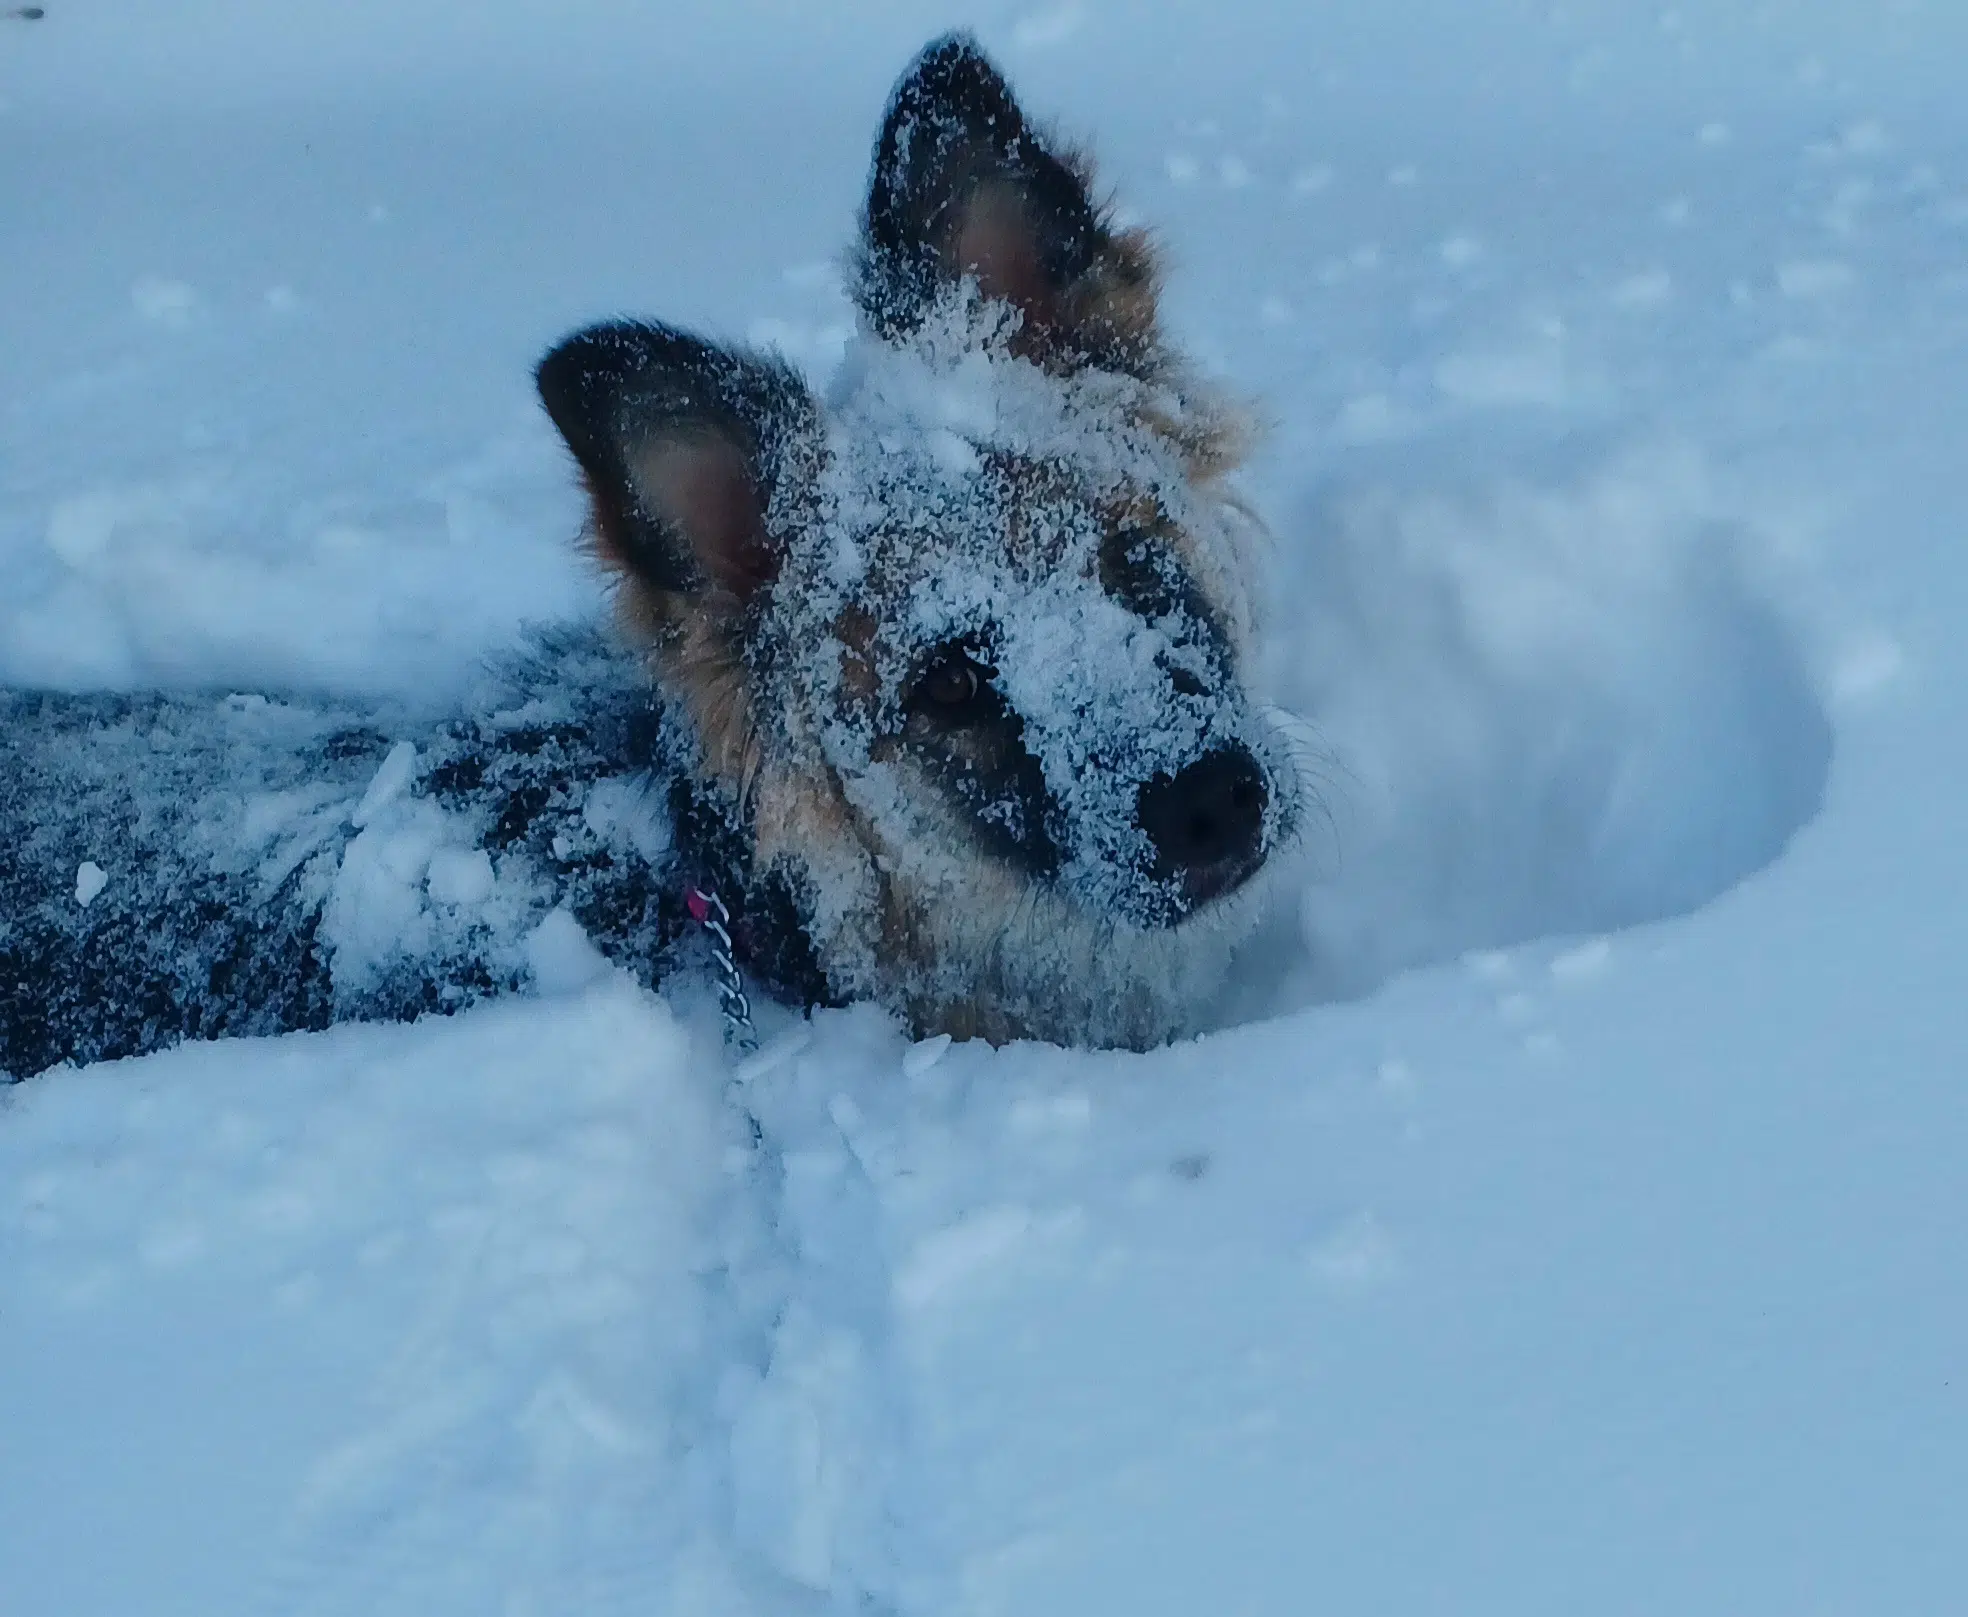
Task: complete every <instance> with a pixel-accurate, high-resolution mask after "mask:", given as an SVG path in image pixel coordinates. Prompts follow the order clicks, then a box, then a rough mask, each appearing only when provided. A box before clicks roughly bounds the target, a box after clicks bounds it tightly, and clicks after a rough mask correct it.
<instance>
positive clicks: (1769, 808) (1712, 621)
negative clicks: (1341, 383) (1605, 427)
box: [1244, 454, 1831, 1003]
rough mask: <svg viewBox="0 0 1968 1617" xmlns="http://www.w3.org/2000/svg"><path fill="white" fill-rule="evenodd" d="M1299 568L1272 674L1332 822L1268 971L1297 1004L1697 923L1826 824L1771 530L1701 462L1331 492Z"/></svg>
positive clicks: (1803, 670)
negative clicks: (1772, 580) (1684, 921)
mask: <svg viewBox="0 0 1968 1617" xmlns="http://www.w3.org/2000/svg"><path fill="white" fill-rule="evenodd" d="M1279 552H1280V561H1279V568H1280V572H1281V574H1282V575H1283V576H1282V577H1281V579H1280V581H1279V582H1280V584H1281V586H1282V587H1281V589H1280V591H1279V593H1278V595H1277V597H1276V598H1277V599H1278V600H1279V601H1281V602H1282V603H1284V604H1282V605H1281V606H1280V607H1279V608H1278V609H1277V616H1276V621H1274V623H1273V624H1272V626H1271V630H1272V633H1271V639H1272V643H1273V645H1274V647H1275V648H1276V649H1275V651H1274V653H1273V656H1274V664H1273V674H1274V676H1275V681H1276V688H1277V689H1278V691H1279V692H1280V694H1281V695H1282V696H1283V697H1284V699H1285V701H1286V703H1287V705H1288V706H1289V707H1290V708H1291V709H1292V710H1294V711H1295V712H1296V713H1298V714H1300V715H1302V716H1303V717H1304V718H1305V720H1306V721H1307V727H1306V729H1305V732H1304V733H1305V738H1306V741H1307V742H1308V743H1309V745H1308V746H1307V748H1306V749H1305V750H1306V751H1307V752H1308V755H1309V756H1310V758H1311V768H1312V771H1313V773H1314V774H1315V775H1316V776H1317V778H1318V785H1317V795H1318V797H1319V799H1320V802H1321V804H1322V806H1323V809H1324V810H1325V817H1324V819H1323V821H1322V823H1320V824H1318V825H1316V826H1315V827H1314V829H1313V831H1312V833H1311V836H1310V838H1309V845H1308V850H1307V851H1308V857H1309V860H1310V863H1311V866H1312V874H1311V875H1310V877H1309V879H1308V880H1307V881H1306V883H1305V885H1304V888H1303V891H1302V896H1301V899H1300V902H1299V905H1298V912H1299V913H1298V915H1297V917H1296V922H1297V937H1296V939H1290V938H1288V939H1287V940H1286V942H1285V947H1284V948H1282V949H1279V948H1277V947H1276V945H1278V943H1279V942H1280V939H1279V936H1278V933H1277V932H1276V931H1274V932H1272V933H1271V934H1270V935H1269V938H1268V942H1269V944H1270V945H1271V947H1264V946H1260V947H1259V948H1257V949H1254V950H1253V951H1252V953H1251V955H1250V956H1249V957H1248V964H1249V969H1247V971H1246V973H1245V979H1246V980H1245V983H1244V988H1245V989H1246V990H1247V991H1249V990H1253V989H1255V990H1258V991H1259V992H1261V993H1262V994H1263V995H1264V996H1265V998H1267V999H1268V1000H1270V1001H1271V1002H1272V1003H1276V1002H1277V1000H1278V999H1280V998H1282V999H1283V1000H1284V1001H1285V1002H1287V1003H1293V1002H1297V1003H1302V1002H1303V1001H1305V1000H1306V999H1317V998H1328V997H1339V996H1347V995H1353V994H1358V993H1363V992H1366V991H1368V990H1370V989H1372V988H1373V987H1375V986H1376V985H1378V984H1379V983H1380V982H1382V981H1384V980H1385V979H1386V978H1387V977H1388V976H1389V975H1390V974H1392V973H1394V972H1396V971H1399V970H1402V969H1405V968H1408V967H1412V966H1418V965H1424V964H1429V963H1433V962H1438V961H1444V960H1449V959H1454V958H1457V957H1459V956H1461V955H1463V954H1466V953H1468V952H1469V951H1472V950H1479V949H1497V948H1502V947H1506V946H1509V945H1512V944H1517V943H1522V942H1525V941H1528V940H1530V939H1534V938H1538V937H1545V936H1554V935H1564V934H1578V933H1598V932H1604V931H1609V930H1612V929H1614V928H1618V927H1624V926H1631V925H1634V924H1637V923H1640V922H1645V921H1650V920H1656V919H1660V918H1662V917H1666V916H1672V915H1678V914H1683V913H1685V912H1687V911H1690V910H1693V909H1695V908H1697V907H1698V906H1700V905H1702V904H1704V903H1706V902H1708V901H1709V900H1710V899H1712V898H1714V897H1715V896H1716V895H1718V894H1720V893H1722V892H1724V891H1725V890H1727V889H1728V888H1729V887H1731V886H1733V885H1734V884H1735V883H1736V882H1738V881H1740V880H1742V879H1743V878H1744V877H1745V876H1747V875H1749V874H1751V873H1752V872H1754V871H1756V870H1758V869H1760V868H1761V867H1763V866H1764V865H1766V864H1768V863H1769V862H1770V861H1772V860H1773V859H1775V858H1776V857H1777V855H1778V854H1779V853H1780V852H1781V851H1782V850H1783V848H1784V846H1785V844H1786V843H1787V842H1788V841H1789V839H1790V837H1791V836H1792V835H1793V833H1795V832H1796V831H1797V829H1798V828H1799V827H1800V826H1802V825H1803V824H1805V823H1806V822H1807V821H1808V820H1809V819H1810V818H1811V817H1812V816H1813V815H1814V814H1815V813H1816V811H1817V809H1818V806H1819V803H1820V800H1821V797H1822V793H1823V789H1824V784H1825V778H1826V773H1827V770H1828V768H1829V765H1830V758H1831V728H1830V725H1829V722H1828V720H1827V718H1826V715H1825V711H1824V707H1823V704H1822V701H1821V699H1820V695H1819V692H1818V690H1817V688H1816V685H1815V683H1814V680H1813V678H1812V676H1811V672H1810V670H1809V668H1808V667H1807V665H1806V660H1805V655H1804V651H1803V648H1802V646H1801V644H1800V643H1799V638H1798V636H1797V634H1796V632H1795V631H1794V629H1793V628H1792V626H1791V625H1790V624H1789V623H1788V622H1787V620H1786V618H1785V616H1784V614H1783V612H1782V611H1781V609H1780V608H1779V606H1778V604H1777V603H1776V601H1775V600H1774V599H1773V597H1772V595H1771V593H1770V590H1769V588H1768V587H1767V584H1766V583H1765V582H1764V581H1763V580H1762V577H1761V561H1762V557H1761V554H1760V551H1759V545H1758V535H1757V533H1756V530H1755V527H1754V524H1753V522H1751V521H1748V520H1746V519H1745V518H1744V517H1743V515H1742V514H1741V513H1739V512H1736V511H1732V510H1731V509H1730V508H1729V506H1728V502H1727V501H1726V500H1724V499H1723V498H1722V497H1721V496H1720V495H1719V494H1718V493H1717V491H1716V490H1715V489H1714V487H1713V485H1712V482H1711V480H1710V479H1709V478H1708V477H1707V476H1706V474H1705V473H1704V471H1703V468H1702V467H1701V465H1700V464H1699V462H1698V461H1697V460H1696V459H1695V458H1694V457H1692V456H1680V455H1671V454H1656V455H1648V456H1635V457H1631V458H1628V459H1624V460H1621V461H1619V462H1617V463H1615V464H1613V465H1612V466H1610V467H1606V468H1604V469H1602V470H1600V471H1598V472H1597V473H1595V474H1593V475H1590V476H1587V477H1585V478H1583V479H1576V480H1574V481H1572V482H1571V483H1569V484H1566V485H1564V486H1559V487H1555V488H1554V487H1542V488H1540V487H1528V486H1513V487H1506V488H1503V489H1501V490H1492V491H1491V492H1488V493H1486V494H1482V495H1470V494H1467V493H1463V494H1436V493H1425V494H1417V493H1413V492H1395V491H1389V490H1385V489H1380V490H1369V491H1364V492H1360V491H1356V492H1340V493H1334V494H1330V495H1328V496H1326V497H1324V498H1322V499H1321V500H1320V501H1318V502H1317V504H1316V506H1315V508H1314V509H1313V510H1312V511H1311V512H1310V513H1309V514H1308V515H1306V516H1305V517H1304V519H1303V520H1301V521H1300V522H1298V523H1297V524H1294V525H1293V527H1292V528H1291V529H1290V530H1288V531H1287V533H1286V534H1285V535H1284V536H1282V537H1281V540H1280V544H1279ZM1281 925H1282V923H1281ZM1264 957H1269V959H1270V961H1271V964H1270V965H1269V966H1268V967H1266V968H1263V969H1264V970H1265V971H1268V972H1269V973H1270V974H1271V976H1272V980H1271V981H1270V982H1269V983H1267V984H1265V985H1262V987H1260V985H1259V984H1257V982H1256V981H1255V978H1256V977H1257V975H1259V974H1260V968H1258V966H1257V964H1256V963H1257V961H1258V960H1260V959H1261V958H1264ZM1279 977H1283V978H1285V979H1287V980H1286V981H1284V982H1280V981H1278V980H1277V979H1278V978H1279Z"/></svg>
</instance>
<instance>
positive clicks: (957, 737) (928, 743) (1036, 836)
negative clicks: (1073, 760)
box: [903, 648, 1061, 877]
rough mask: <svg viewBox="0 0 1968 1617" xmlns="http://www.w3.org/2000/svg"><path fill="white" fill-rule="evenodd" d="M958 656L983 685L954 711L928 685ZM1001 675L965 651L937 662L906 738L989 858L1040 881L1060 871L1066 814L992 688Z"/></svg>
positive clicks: (1020, 726) (1019, 725)
mask: <svg viewBox="0 0 1968 1617" xmlns="http://www.w3.org/2000/svg"><path fill="white" fill-rule="evenodd" d="M959 658H960V659H961V660H962V661H963V662H964V663H965V664H967V665H968V666H970V667H971V668H973V669H974V670H975V672H976V676H977V679H976V684H975V686H974V688H973V690H972V693H971V695H970V697H969V699H968V700H967V701H966V702H965V703H963V704H962V705H961V707H960V708H958V709H955V710H952V708H951V706H950V705H948V704H945V703H940V702H937V701H935V700H933V699H930V698H929V697H928V696H927V695H925V694H923V687H924V686H925V685H929V684H931V683H932V682H933V680H934V678H935V674H936V673H937V672H938V671H940V670H941V669H942V667H943V666H944V665H946V664H949V663H951V662H953V661H956V660H958V659H959ZM996 676H997V670H996V669H994V668H992V667H991V666H990V665H989V662H988V659H984V658H983V657H982V655H981V654H973V653H969V652H967V651H964V650H962V649H960V648H958V649H953V650H951V651H946V652H945V653H943V654H942V655H940V656H939V657H937V658H936V659H933V660H932V665H931V672H930V673H928V674H926V675H925V676H924V677H923V679H921V680H919V681H918V682H917V694H916V695H915V696H914V697H913V698H912V700H911V701H910V703H909V715H908V719H907V721H906V723H905V726H904V729H903V739H904V741H905V743H906V744H907V745H908V747H909V749H910V750H911V751H912V752H914V753H915V754H916V756H917V757H918V758H920V759H922V760H923V762H924V763H925V764H926V765H927V766H928V773H929V776H930V778H931V779H932V780H934V781H935V782H936V783H937V784H938V785H939V786H940V787H941V788H942V790H943V792H944V793H945V795H946V796H947V797H948V798H949V800H950V802H951V803H953V804H954V805H955V806H956V807H957V808H958V809H959V810H960V811H961V812H962V813H963V816H964V818H965V819H966V820H967V821H968V822H969V825H970V827H971V830H972V831H973V832H975V833H976V836H977V838H978V841H979V842H980V843H981V844H982V845H983V846H984V848H985V849H986V850H987V851H988V852H990V853H991V854H993V855H994V856H996V857H997V858H1000V859H1003V860H1006V861H1008V862H1009V863H1011V864H1014V865H1017V866H1018V867H1019V868H1021V869H1023V870H1025V871H1027V872H1029V873H1030V874H1032V875H1034V876H1039V877H1045V876H1050V875H1052V874H1053V873H1054V872H1055V871H1057V870H1058V868H1059V842H1058V837H1057V834H1056V831H1055V827H1056V825H1057V823H1058V821H1059V818H1060V813H1061V811H1060V809H1059V806H1058V804H1057V803H1056V802H1055V801H1054V799H1053V797H1052V794H1051V793H1050V791H1048V789H1047V787H1046V779H1045V771H1044V769H1043V768H1041V767H1040V764H1039V761H1038V759H1036V758H1034V757H1033V756H1032V754H1031V753H1030V752H1029V751H1028V750H1027V749H1026V746H1025V721H1024V720H1023V719H1022V718H1020V717H1019V715H1018V713H1017V711H1016V709H1014V708H1013V707H1012V705H1011V704H1010V703H1009V702H1007V701H1006V700H1005V698H1004V696H1003V694H1002V693H1001V692H1000V691H999V690H998V687H997V686H996V684H994V683H993V681H994V680H995V679H996Z"/></svg>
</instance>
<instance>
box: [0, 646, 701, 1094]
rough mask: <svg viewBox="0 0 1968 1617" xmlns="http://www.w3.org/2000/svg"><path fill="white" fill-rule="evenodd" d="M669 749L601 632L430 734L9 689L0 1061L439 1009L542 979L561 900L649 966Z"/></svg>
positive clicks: (283, 712) (641, 689) (513, 674)
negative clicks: (550, 921)
mask: <svg viewBox="0 0 1968 1617" xmlns="http://www.w3.org/2000/svg"><path fill="white" fill-rule="evenodd" d="M662 750H663V725H662V722H661V716H660V713H659V711H658V710H657V709H656V708H655V706H654V705H653V703H652V700H651V697H650V693H649V691H648V688H647V685H646V683H645V682H644V681H643V680H642V678H641V677H640V674H639V672H638V670H637V668H636V666H635V664H634V661H633V659H631V658H629V657H627V656H626V655H624V654H623V653H621V652H620V651H619V650H616V649H614V648H612V647H610V646H609V645H607V644H605V643H604V642H603V641H602V640H601V639H600V638H599V637H596V636H563V637H559V638H557V639H554V640H552V641H549V642H545V643H543V644H542V645H541V646H540V647H539V648H538V649H537V652H536V654H535V655H534V656H532V657H530V658H528V659H527V660H526V661H524V662H523V663H518V664H515V665H513V666H512V667H511V668H509V669H507V670H505V671H503V672H502V675H501V677H499V678H498V679H496V680H494V681H491V682H490V683H489V685H488V689H487V691H486V692H485V693H484V694H483V696H482V697H481V699H480V700H479V701H477V702H474V703H472V704H471V705H470V707H469V708H468V711H467V713H466V715H465V716H463V717H459V718H454V719H452V720H450V721H448V722H443V723H438V724H430V723H419V722H417V720H416V719H415V718H414V717H413V716H411V715H409V714H406V713H404V712H401V711H390V710H378V709H365V708H360V707H357V706H353V705H350V704H347V703H333V702H325V701H312V700H304V699H288V700H273V699H268V698H265V697H258V696H238V695H223V696H222V695H210V696H196V695H190V696H165V695H156V694H143V695H119V694H88V695H70V694H64V693H56V692H43V691H29V692H10V693H0V1072H4V1073H7V1074H10V1075H12V1076H15V1077H23V1076H26V1075H28V1074H30V1073H33V1072H37V1071H39V1070H41V1069H42V1068H43V1067H46V1066H48V1065H50V1064H52V1063H55V1062H58V1061H61V1060H74V1061H96V1060H105V1059H110V1058H113V1057H117V1056H124V1055H133V1054H138V1053H141V1052H143V1051H147V1050H154V1049H157V1048H160V1047H162V1046H165V1045H169V1044H173V1043H176V1042H177V1041H179V1040H181V1039H186V1038H211V1037H216V1036H220V1035H251V1034H271V1033H282V1032H289V1031H293V1030H296V1029H302V1028H321V1027H326V1026H327V1025H328V1024H329V1023H330V1022H333V1021H341V1020H348V1019H364V1020H401V1019H407V1018H410V1017H414V1016H418V1015H422V1014H424V1013H426V1012H429V1011H448V1010H455V1009H458V1008H460V1007H462V1006H464V1005H468V1004H470V1003H472V1002H473V1001H475V1000H477V999H479V998H482V997H484V996H485V995H487V994H491V993H496V992H501V991H505V990H507V989H510V988H512V987H515V986H517V985H519V984H520V983H522V982H524V981H526V980H527V979H528V978H529V977H530V976H533V975H536V974H537V973H538V972H539V970H540V969H541V968H542V966H543V959H542V951H543V950H550V949H552V948H553V947H554V946H555V931H554V928H553V927H552V926H551V925H550V924H549V925H548V926H547V930H546V931H545V932H544V933H543V932H542V930H541V928H542V925H543V923H547V922H548V918H549V917H550V916H551V915H552V914H553V913H554V912H555V911H556V910H557V909H563V908H564V909H565V910H566V911H567V913H568V914H569V915H570V916H571V917H572V919H573V920H574V921H575V922H576V923H578V925H579V927H580V929H581V931H582V932H583V933H585V934H586V935H587V937H588V938H589V939H590V940H592V941H593V942H594V943H595V944H596V945H598V946H599V947H600V948H602V949H603V950H604V951H605V952H610V953H617V954H620V955H621V956H622V957H623V958H624V959H625V960H628V961H630V962H632V963H633V964H635V965H636V966H637V967H638V968H639V969H640V971H641V972H642V974H644V975H645V976H648V975H651V974H652V973H653V972H654V970H655V969H656V966H657V963H658V960H659V958H660V955H661V951H662V948H663V947H664V946H666V945H667V944H669V943H671V942H673V941H674V940H675V937H676V935H677V934H678V932H679V931H680V930H681V924H682V923H681V913H682V912H681V908H680V900H678V899H677V897H676V896H675V895H674V894H673V892H672V890H671V889H672V885H673V884H672V883H671V881H670V876H669V872H670V867H671V865H672V863H673V860H672V859H671V858H670V850H671V837H670V830H669V826H670V822H671V819H672V817H673V815H674V813H675V811H676V809H677V808H678V807H681V808H682V809H683V811H684V814H685V817H686V819H687V818H688V817H689V815H690V813H691V808H690V805H689V804H688V803H687V802H684V803H681V804H677V803H671V802H669V801H667V800H665V799H666V797H667V794H668V788H669V787H670V786H671V785H673V784H674V774H673V772H670V771H666V770H665V769H664V768H663V767H662V764H661V759H660V754H661V753H662ZM566 930H567V933H568V936H569V937H572V936H573V935H574V934H573V931H572V929H571V928H568V929H566Z"/></svg>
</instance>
